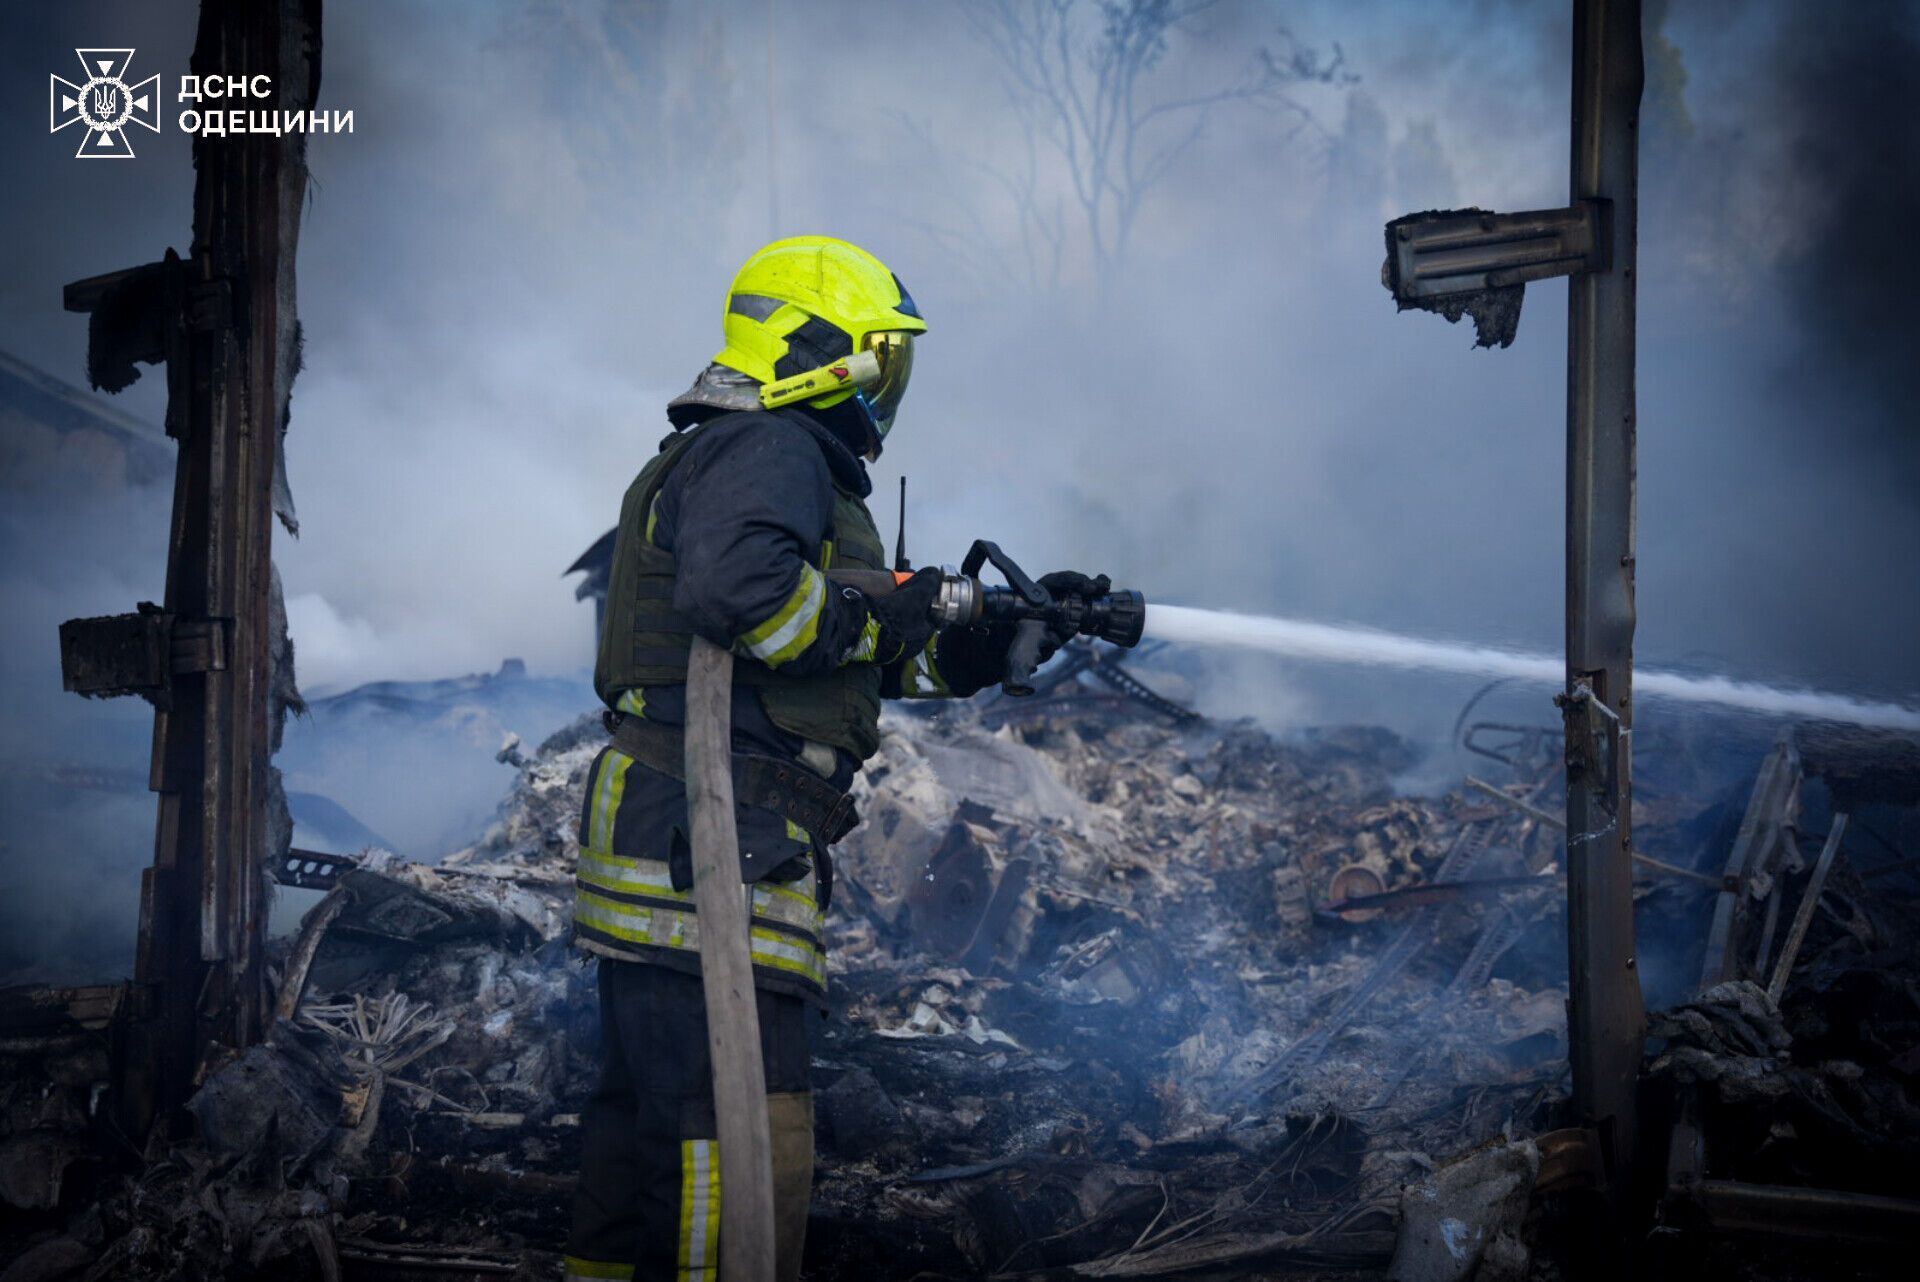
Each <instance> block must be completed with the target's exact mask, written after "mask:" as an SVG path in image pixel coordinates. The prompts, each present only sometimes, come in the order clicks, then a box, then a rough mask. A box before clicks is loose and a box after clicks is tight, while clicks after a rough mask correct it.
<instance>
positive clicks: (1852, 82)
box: [1774, 2, 1920, 476]
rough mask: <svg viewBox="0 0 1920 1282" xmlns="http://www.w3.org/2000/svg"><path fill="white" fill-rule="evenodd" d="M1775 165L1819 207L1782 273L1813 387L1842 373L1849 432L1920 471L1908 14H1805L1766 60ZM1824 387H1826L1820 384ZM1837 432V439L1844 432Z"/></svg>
mask: <svg viewBox="0 0 1920 1282" xmlns="http://www.w3.org/2000/svg"><path fill="white" fill-rule="evenodd" d="M1774 73H1775V80H1776V82H1777V83H1778V84H1779V86H1780V95H1779V104H1780V106H1779V110H1780V112H1781V116H1782V118H1783V123H1784V125H1785V128H1786V131H1787V133H1786V145H1785V148H1784V156H1783V159H1784V161H1785V163H1786V165H1787V166H1788V167H1790V168H1791V169H1792V170H1795V171H1797V172H1798V173H1799V174H1800V175H1801V176H1802V179H1801V180H1802V181H1803V182H1805V183H1807V184H1808V185H1809V186H1810V187H1811V188H1812V190H1813V191H1814V192H1816V193H1817V196H1816V198H1815V199H1814V200H1812V201H1810V202H1809V207H1808V208H1806V209H1805V210H1804V217H1805V218H1806V221H1807V224H1808V225H1807V227H1806V229H1805V231H1804V233H1803V235H1804V239H1803V240H1802V241H1801V242H1800V243H1799V244H1797V245H1795V246H1794V247H1793V248H1792V249H1791V250H1790V251H1789V252H1788V253H1787V255H1786V257H1785V261H1784V262H1783V263H1782V264H1781V267H1782V272H1783V275H1784V277H1785V283H1786V290H1787V297H1788V300H1789V301H1790V303H1791V305H1792V307H1793V308H1794V310H1795V312H1796V314H1797V316H1798V319H1799V321H1800V323H1801V326H1802V329H1803V331H1804V334H1805V342H1806V345H1807V350H1806V352H1805V353H1804V356H1803V359H1804V360H1805V362H1806V368H1804V369H1802V370H1800V371H1797V372H1799V373H1801V374H1802V375H1803V376H1804V377H1805V378H1806V381H1808V382H1812V381H1814V379H1815V378H1817V377H1818V376H1819V375H1820V374H1821V373H1822V372H1823V371H1830V373H1831V374H1838V375H1839V376H1840V377H1839V379H1838V380H1836V381H1838V382H1840V383H1841V384H1842V388H1843V390H1842V391H1841V395H1840V399H1841V400H1842V401H1843V402H1844V403H1846V404H1848V405H1850V406H1854V405H1857V406H1858V407H1859V409H1860V411H1861V413H1860V416H1859V419H1858V420H1856V422H1857V428H1856V430H1858V429H1861V428H1864V429H1865V430H1866V431H1867V432H1868V433H1870V436H1869V441H1870V443H1871V444H1872V445H1874V446H1877V447H1885V448H1888V449H1890V451H1891V452H1892V455H1893V459H1894V460H1895V462H1896V465H1903V466H1904V467H1905V468H1906V469H1907V471H1908V474H1909V476H1911V474H1912V468H1913V465H1914V464H1915V463H1917V462H1920V424H1917V423H1916V422H1915V420H1914V417H1913V415H1912V413H1911V412H1910V407H1911V406H1912V405H1913V404H1914V401H1915V400H1916V398H1920V361H1916V360H1915V359H1914V357H1915V353H1916V352H1920V260H1916V258H1915V256H1914V254H1913V252H1912V236H1913V228H1914V227H1915V225H1916V221H1917V220H1920V112H1916V111H1915V110H1914V86H1915V85H1916V84H1920V23H1916V19H1915V15H1914V12H1913V10H1912V8H1911V7H1910V6H1904V5H1897V4H1893V3H1884V2H1882V3H1871V2H1870V3H1865V4H1853V5H1846V6H1842V7H1840V8H1839V9H1837V10H1836V11H1835V12H1833V13H1831V14H1816V13H1813V12H1811V11H1809V10H1807V9H1804V8H1802V9H1800V10H1798V11H1797V12H1796V13H1795V14H1794V15H1793V19H1792V22H1791V25H1790V27H1789V29H1788V33H1787V36H1786V38H1785V39H1784V40H1783V41H1782V43H1781V45H1780V47H1779V50H1778V54H1777V57H1776V60H1775V62H1774ZM1821 381H1826V380H1821ZM1842 430H1845V428H1844V427H1843V429H1842Z"/></svg>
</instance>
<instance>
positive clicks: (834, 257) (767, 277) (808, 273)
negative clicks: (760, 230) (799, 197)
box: [713, 236, 927, 453]
mask: <svg viewBox="0 0 1920 1282" xmlns="http://www.w3.org/2000/svg"><path fill="white" fill-rule="evenodd" d="M724 328H725V331H726V336H727V345H726V346H725V347H724V348H722V349H721V351H720V353H719V355H717V356H715V357H714V358H713V359H714V361H715V362H716V363H717V364H720V365H725V366H726V367H727V368H729V369H733V370H738V371H739V372H740V373H742V374H745V375H746V376H747V377H749V378H752V379H755V380H757V381H758V382H760V383H761V384H763V385H764V384H770V383H774V382H776V381H779V380H791V379H793V378H795V376H797V375H802V374H807V373H811V372H814V371H816V370H819V371H822V372H823V374H831V375H832V376H831V377H823V379H822V381H821V386H825V387H828V388H830V390H829V391H828V392H827V393H826V394H824V395H821V396H817V397H813V398H812V399H809V400H807V402H806V403H807V404H809V405H813V406H816V407H818V408H822V409H825V408H827V407H829V406H832V405H837V404H839V403H840V402H842V401H845V400H847V399H848V398H850V397H853V398H858V401H859V405H860V407H861V409H863V410H864V411H865V412H866V416H867V417H868V419H869V420H870V422H869V426H870V428H871V430H872V432H873V441H872V452H873V453H878V452H879V449H880V443H881V442H882V441H883V440H884V439H885V438H886V435H887V432H888V430H889V429H890V428H892V426H893V420H894V416H895V415H896V414H897V413H898V412H899V409H900V400H901V397H902V396H903V395H904V393H905V392H906V387H907V379H908V376H909V375H910V374H911V373H912V370H913V335H915V334H920V333H924V332H925V331H926V328H927V323H926V321H924V320H922V319H921V318H920V309H919V308H918V307H916V306H914V302H913V297H912V296H911V295H910V294H908V293H907V289H906V286H904V285H902V284H901V283H900V278H899V277H898V276H896V275H894V274H893V273H892V272H891V271H889V270H888V268H887V265H886V264H885V263H883V262H881V261H880V260H879V259H878V258H875V257H874V256H873V255H872V254H869V253H868V252H867V251H866V250H864V249H861V248H860V247H859V246H857V245H850V244H848V243H847V242H846V241H844V240H836V239H834V238H833V237H831V236H794V237H791V238H789V239H787V240H776V241H774V242H773V243H772V244H771V245H768V246H767V247H766V248H764V249H762V250H760V251H759V252H758V253H756V254H754V255H753V257H751V258H749V259H747V261H746V265H745V266H743V267H742V268H741V269H740V273H739V275H737V276H735V277H734V278H733V288H732V289H731V290H730V291H728V295H727V314H726V320H725V322H724ZM858 353H871V354H872V355H873V357H874V361H873V362H864V361H863V363H862V364H861V366H860V368H862V369H864V370H867V371H869V376H868V377H866V378H865V379H863V380H862V382H863V383H864V385H862V386H858V387H854V386H849V385H848V376H847V372H846V363H847V358H849V357H852V356H854V355H856V354H858ZM875 365H877V367H878V368H877V373H873V372H872V371H873V369H874V366H875ZM823 367H825V368H823Z"/></svg>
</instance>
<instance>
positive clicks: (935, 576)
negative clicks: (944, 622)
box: [867, 565, 940, 664]
mask: <svg viewBox="0 0 1920 1282" xmlns="http://www.w3.org/2000/svg"><path fill="white" fill-rule="evenodd" d="M939 595H940V571H939V570H938V569H936V568H935V567H933V566H931V565H930V566H927V567H926V568H925V569H923V570H918V571H916V572H915V573H914V576H913V577H912V578H910V579H908V580H907V581H906V582H905V583H902V584H901V585H900V586H899V587H897V588H895V589H894V590H893V591H891V592H889V593H887V594H886V595H885V596H873V597H868V598H867V617H868V618H869V620H870V621H871V622H872V623H875V624H878V625H879V633H878V636H877V638H876V639H875V642H874V647H873V654H872V656H871V657H872V662H874V663H882V664H885V663H892V662H894V661H895V660H896V659H901V658H904V657H905V656H907V655H910V654H918V653H920V651H922V650H924V649H926V647H927V642H929V641H931V640H933V634H934V632H935V631H936V630H937V629H938V627H939V625H938V624H936V623H935V622H934V621H933V602H934V598H935V597H937V596H939Z"/></svg>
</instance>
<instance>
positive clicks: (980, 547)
mask: <svg viewBox="0 0 1920 1282" xmlns="http://www.w3.org/2000/svg"><path fill="white" fill-rule="evenodd" d="M988 563H991V564H992V565H993V566H994V567H995V568H996V569H998V570H999V571H1000V572H1001V574H1002V575H1004V576H1005V577H1006V580H1007V586H1005V587H1000V586H998V585H990V584H986V583H983V582H982V581H981V580H980V578H979V577H978V576H979V573H980V571H981V569H982V568H984V566H985V565H987V564H988ZM828 577H829V578H831V579H833V580H835V581H836V582H839V583H844V584H847V585H849V586H852V587H856V588H859V589H860V590H861V591H864V592H867V593H868V594H870V595H875V596H879V595H885V594H886V593H889V592H892V591H893V590H894V588H896V587H897V586H898V585H899V584H900V583H901V582H902V581H904V580H905V579H906V578H907V577H909V574H908V572H907V571H906V569H905V567H904V565H903V566H902V568H900V569H899V570H891V571H890V570H834V571H830V572H829V574H828ZM932 614H933V617H934V620H935V621H936V622H939V623H941V624H944V625H952V624H992V623H1012V624H1013V627H1014V635H1013V642H1012V645H1011V646H1010V647H1009V650H1008V654H1007V671H1006V678H1005V680H1004V682H1003V688H1004V689H1005V690H1006V691H1007V693H1009V694H1031V693H1032V692H1033V686H1032V684H1031V678H1032V676H1033V670H1034V668H1036V667H1038V666H1039V662H1040V649H1041V646H1042V643H1043V642H1044V641H1045V639H1046V638H1047V636H1048V634H1049V633H1052V634H1054V635H1057V636H1074V635H1083V636H1094V637H1100V638H1102V639H1104V640H1107V641H1111V642H1113V643H1114V644H1116V645H1121V646H1133V645H1137V644H1138V643H1139V641H1140V635H1141V632H1142V631H1143V629H1144V627H1145V624H1146V601H1145V599H1144V598H1143V597H1142V596H1141V595H1140V593H1138V592H1129V591H1119V592H1111V593H1105V594H1101V595H1099V596H1091V597H1089V596H1075V595H1069V596H1065V597H1062V598H1056V597H1055V596H1054V595H1053V594H1052V593H1050V592H1048V591H1047V589H1046V588H1045V587H1043V586H1041V585H1040V584H1039V583H1037V582H1035V581H1034V580H1033V579H1031V578H1029V577H1028V576H1027V574H1026V572H1025V571H1023V570H1022V569H1021V568H1020V567H1019V566H1018V565H1016V564H1015V563H1014V562H1013V560H1012V558H1010V557H1008V556H1007V555H1006V554H1005V553H1004V552H1002V551H1001V550H1000V549H999V547H998V546H997V545H995V544H993V543H989V542H987V541H985V540H977V541H975V543H974V545H973V547H972V548H971V549H970V550H969V551H968V553H967V557H966V560H965V561H964V562H963V563H962V565H961V568H960V571H959V572H958V573H953V572H947V573H945V574H944V575H943V576H942V582H941V585H940V592H939V594H938V596H937V597H936V598H935V601H934V605H933V607H932ZM686 778H687V808H688V813H689V820H690V826H691V827H692V829H693V832H692V846H693V852H692V854H693V904H694V912H695V913H696V914H697V915H698V917H699V919H700V924H701V930H700V983H701V988H702V991H703V993H704V995H705V998H706V1010H707V1045H708V1050H709V1052H710V1053H711V1056H712V1061H713V1102H714V1112H715V1116H716V1120H717V1121H718V1124H719V1125H718V1130H719V1136H718V1139H719V1145H720V1169H721V1170H722V1171H725V1172H726V1180H727V1184H726V1189H727V1195H726V1196H725V1197H724V1198H722V1199H721V1200H720V1276H721V1278H722V1282H773V1277H774V1269H775V1249H774V1241H775V1239H774V1210H773V1138H772V1131H771V1126H770V1125H769V1122H768V1118H767V1083H766V1073H765V1069H764V1066H763V1065H762V1062H761V1058H760V1013H759V1008H758V1007H757V1006H756V1005H755V1003H754V982H753V957H752V953H751V948H750V944H749V942H748V929H749V927H748V916H747V901H746V897H745V896H744V895H743V894H741V893H740V884H741V883H740V836H739V831H738V829H737V828H736V827H735V824H734V814H733V654H732V653H731V652H730V651H728V650H725V649H722V648H721V647H719V646H717V645H715V644H713V643H712V642H711V641H708V640H706V639H705V638H704V637H699V636H696V637H694V639H693V653H692V654H691V656H690V657H689V659H688V662H687V712H686Z"/></svg>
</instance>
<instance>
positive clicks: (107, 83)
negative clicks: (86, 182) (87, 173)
mask: <svg viewBox="0 0 1920 1282" xmlns="http://www.w3.org/2000/svg"><path fill="white" fill-rule="evenodd" d="M74 53H76V54H78V55H79V57H80V70H81V72H82V74H84V75H85V76H86V80H85V81H84V82H83V83H81V84H74V83H73V82H72V81H70V80H62V79H61V78H60V77H59V76H55V77H53V84H52V85H51V86H50V88H49V92H48V100H47V111H48V115H49V118H50V121H51V124H52V127H53V128H52V132H54V133H59V132H60V131H61V130H62V129H65V128H66V127H67V126H68V125H85V126H86V130H85V131H84V132H83V133H82V134H81V135H80V150H79V151H77V152H75V153H74V155H76V156H78V157H79V158H80V159H82V160H119V159H131V158H132V157H133V144H132V143H131V142H129V141H128V139H127V126H128V125H129V124H134V125H139V126H141V127H142V128H144V129H151V130H153V132H155V133H159V132H160V77H159V76H148V77H147V78H146V79H145V80H142V81H141V82H140V83H139V84H137V85H131V86H129V85H128V84H127V80H126V75H127V64H128V63H130V62H132V61H133V50H131V49H75V50H74Z"/></svg>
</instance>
